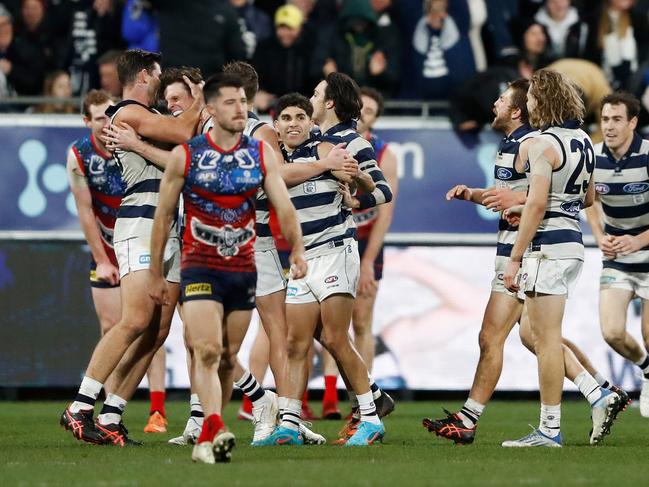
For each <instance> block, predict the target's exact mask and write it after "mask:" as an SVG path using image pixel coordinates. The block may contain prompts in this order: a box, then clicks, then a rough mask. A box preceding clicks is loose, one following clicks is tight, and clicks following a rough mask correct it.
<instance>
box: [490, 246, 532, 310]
mask: <svg viewBox="0 0 649 487" xmlns="http://www.w3.org/2000/svg"><path fill="white" fill-rule="evenodd" d="M507 262H509V257H504V256H502V255H497V256H496V272H495V274H494V278H493V279H492V280H491V292H494V293H503V294H506V295H507V296H511V297H512V298H518V299H524V298H525V296H524V295H523V297H522V298H521V296H520V295H519V294H518V293H513V292H511V291H510V290H509V289H507V288H506V287H505V281H504V279H503V275H504V274H505V269H506V268H507Z"/></svg>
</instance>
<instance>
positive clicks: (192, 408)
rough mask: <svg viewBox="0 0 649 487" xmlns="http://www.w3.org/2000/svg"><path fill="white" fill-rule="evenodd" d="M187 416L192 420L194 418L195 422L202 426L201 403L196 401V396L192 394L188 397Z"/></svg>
mask: <svg viewBox="0 0 649 487" xmlns="http://www.w3.org/2000/svg"><path fill="white" fill-rule="evenodd" d="M189 415H190V416H191V417H193V418H196V420H197V421H200V424H203V418H204V417H205V415H204V414H203V406H201V401H200V400H199V399H198V394H192V395H191V396H189Z"/></svg>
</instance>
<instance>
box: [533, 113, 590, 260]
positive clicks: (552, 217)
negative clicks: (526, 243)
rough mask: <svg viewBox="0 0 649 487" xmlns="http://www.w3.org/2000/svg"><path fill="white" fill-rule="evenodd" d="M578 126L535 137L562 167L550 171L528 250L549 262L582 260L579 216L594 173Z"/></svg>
mask: <svg viewBox="0 0 649 487" xmlns="http://www.w3.org/2000/svg"><path fill="white" fill-rule="evenodd" d="M579 126H580V124H579V122H578V121H577V120H569V121H567V122H565V123H564V124H562V125H561V126H555V127H550V128H548V129H546V130H543V131H542V132H541V133H540V134H539V135H538V136H537V138H541V137H542V138H543V139H544V140H545V141H547V142H549V143H550V144H552V146H553V147H554V149H555V150H556V152H557V154H559V157H560V158H561V165H560V166H559V167H558V168H556V169H554V170H553V171H552V180H551V182H550V192H549V194H548V202H547V206H546V210H545V215H543V220H542V221H541V224H540V225H539V228H538V230H537V232H536V235H534V238H533V239H532V243H531V244H530V249H529V250H530V251H532V252H541V253H542V254H543V255H544V257H545V258H548V259H579V260H584V244H583V240H582V234H581V226H580V224H579V212H580V211H581V210H582V209H583V208H584V200H585V198H586V192H587V191H588V183H589V182H590V178H591V175H592V173H593V170H594V169H595V151H594V149H593V143H592V142H591V140H590V137H589V136H588V134H586V132H584V131H583V130H581V129H580V128H579ZM526 171H529V164H527V165H526Z"/></svg>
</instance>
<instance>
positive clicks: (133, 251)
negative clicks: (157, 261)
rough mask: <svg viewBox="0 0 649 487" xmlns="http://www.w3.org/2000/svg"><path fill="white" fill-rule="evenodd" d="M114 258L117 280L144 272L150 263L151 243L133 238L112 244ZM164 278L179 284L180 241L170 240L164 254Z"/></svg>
mask: <svg viewBox="0 0 649 487" xmlns="http://www.w3.org/2000/svg"><path fill="white" fill-rule="evenodd" d="M114 248H115V256H116V257H117V263H118V264H119V278H120V279H121V278H122V277H124V276H125V275H126V274H128V273H130V272H135V271H141V270H146V269H148V268H149V263H150V262H151V242H150V240H149V239H145V238H142V237H133V238H129V239H127V240H122V241H120V242H115V243H114ZM164 276H165V279H167V281H169V282H175V283H179V282H180V241H179V240H178V239H177V238H170V239H169V240H168V241H167V246H166V247H165V252H164Z"/></svg>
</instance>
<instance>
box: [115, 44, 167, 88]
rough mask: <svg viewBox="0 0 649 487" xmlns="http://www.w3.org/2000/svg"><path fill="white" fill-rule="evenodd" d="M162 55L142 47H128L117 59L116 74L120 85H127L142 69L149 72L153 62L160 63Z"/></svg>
mask: <svg viewBox="0 0 649 487" xmlns="http://www.w3.org/2000/svg"><path fill="white" fill-rule="evenodd" d="M161 61H162V56H160V54H156V53H155V52H149V51H145V50H143V49H129V50H128V51H125V52H124V54H122V55H121V56H120V57H119V59H118V60H117V76H119V82H120V83H122V86H127V85H130V84H132V83H133V82H134V81H135V78H136V77H137V75H138V73H139V72H140V71H142V70H143V69H146V70H147V72H149V73H150V72H151V71H152V70H153V68H154V65H155V64H160V63H161Z"/></svg>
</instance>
